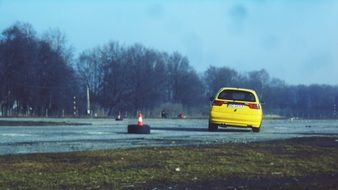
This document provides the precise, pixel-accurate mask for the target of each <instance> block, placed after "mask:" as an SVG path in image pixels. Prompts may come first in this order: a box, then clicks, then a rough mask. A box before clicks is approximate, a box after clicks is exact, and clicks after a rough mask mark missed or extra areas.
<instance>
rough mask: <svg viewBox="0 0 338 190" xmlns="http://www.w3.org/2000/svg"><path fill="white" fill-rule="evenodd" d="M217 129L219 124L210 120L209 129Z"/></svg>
mask: <svg viewBox="0 0 338 190" xmlns="http://www.w3.org/2000/svg"><path fill="white" fill-rule="evenodd" d="M217 129H218V126H217V125H215V124H213V123H211V122H210V121H209V127H208V130H209V131H217Z"/></svg>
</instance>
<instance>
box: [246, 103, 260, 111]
mask: <svg viewBox="0 0 338 190" xmlns="http://www.w3.org/2000/svg"><path fill="white" fill-rule="evenodd" d="M248 107H249V108H250V109H256V110H259V109H261V106H260V105H259V104H252V103H249V104H248Z"/></svg>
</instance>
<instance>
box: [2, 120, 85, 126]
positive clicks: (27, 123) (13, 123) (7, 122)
mask: <svg viewBox="0 0 338 190" xmlns="http://www.w3.org/2000/svg"><path fill="white" fill-rule="evenodd" d="M60 125H91V124H90V123H71V122H52V121H10V120H0V126H60Z"/></svg>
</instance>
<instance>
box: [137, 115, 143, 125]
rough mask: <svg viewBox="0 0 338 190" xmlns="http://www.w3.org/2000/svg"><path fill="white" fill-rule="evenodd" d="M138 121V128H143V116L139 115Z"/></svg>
mask: <svg viewBox="0 0 338 190" xmlns="http://www.w3.org/2000/svg"><path fill="white" fill-rule="evenodd" d="M137 118H138V120H137V126H139V127H142V126H143V118H142V114H141V113H139V114H138V116H137Z"/></svg>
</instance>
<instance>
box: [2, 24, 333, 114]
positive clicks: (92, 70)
mask: <svg viewBox="0 0 338 190" xmlns="http://www.w3.org/2000/svg"><path fill="white" fill-rule="evenodd" d="M0 84H1V85H0V115H1V116H84V115H87V114H88V113H89V114H99V115H100V116H114V115H116V114H117V113H121V114H123V115H127V114H129V115H130V114H134V113H135V112H137V111H143V112H145V113H147V114H148V115H151V116H159V113H160V112H161V111H162V110H166V112H168V113H171V114H172V115H175V114H177V112H185V113H188V114H199V115H201V114H202V115H207V113H208V109H209V108H208V107H209V103H210V102H209V97H210V96H213V95H215V93H216V92H217V91H218V90H219V88H221V87H224V86H232V87H243V88H252V89H254V90H256V91H257V92H258V95H259V96H260V98H261V99H262V100H263V101H264V105H263V107H264V111H265V113H270V114H277V115H282V116H287V117H323V118H327V117H336V113H335V105H338V87H337V86H330V85H309V86H305V85H288V84H286V83H285V82H284V81H282V80H279V79H276V78H272V77H270V76H269V74H268V73H267V72H266V71H265V70H264V69H262V70H257V71H251V72H246V73H239V72H237V71H236V70H234V69H231V68H229V67H214V66H210V67H209V68H208V69H207V70H206V71H205V72H203V73H197V72H196V71H195V69H194V68H193V67H192V66H191V65H190V62H189V59H188V58H187V57H186V56H183V55H182V54H180V53H179V52H173V53H167V52H160V51H157V50H154V49H151V48H147V47H145V46H143V45H142V44H134V45H131V46H127V45H124V44H120V43H119V42H109V43H107V44H105V45H103V46H100V47H96V48H93V49H90V50H86V51H83V52H82V53H80V55H79V56H78V57H75V56H74V55H73V50H72V48H69V47H68V46H67V43H66V38H65V36H64V35H63V34H62V33H61V32H60V31H58V30H50V31H47V32H46V33H44V34H43V35H37V33H36V32H35V30H34V29H33V27H32V26H31V25H30V24H27V23H16V24H14V25H12V26H10V27H8V28H7V29H5V30H4V31H2V34H1V36H0ZM87 90H88V91H89V94H90V98H89V100H90V101H89V102H88V100H87ZM88 103H90V107H89V109H90V112H87V107H88V105H87V104H88Z"/></svg>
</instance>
